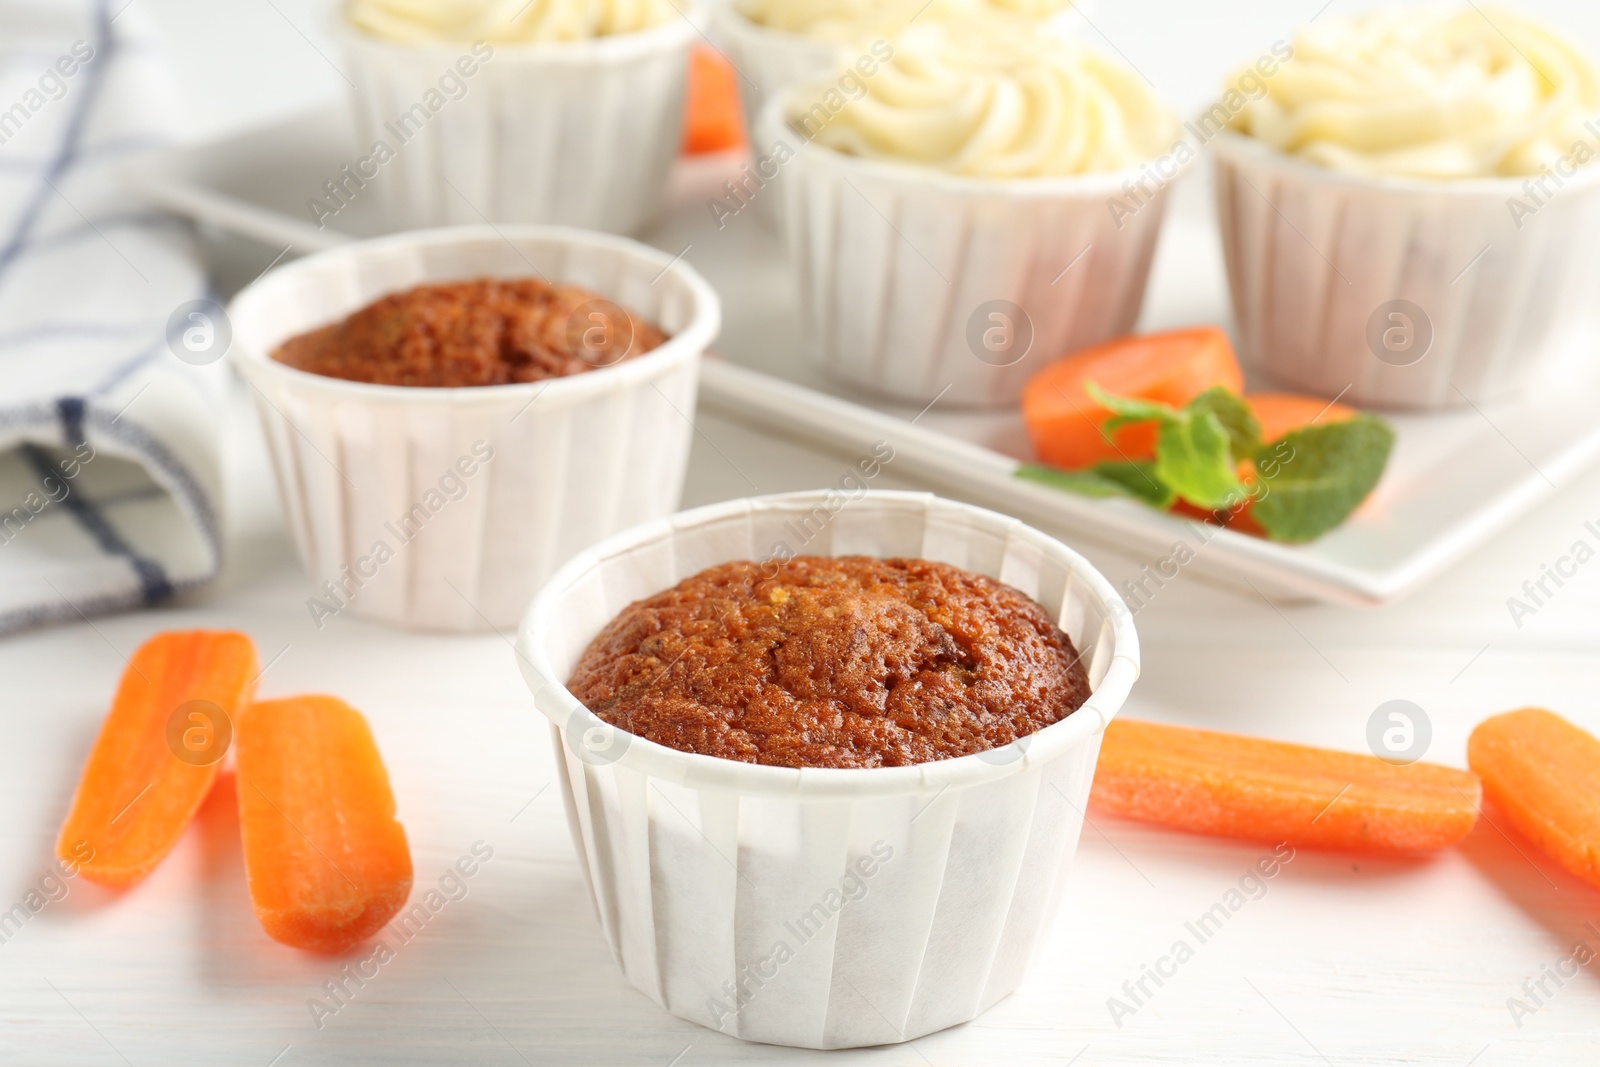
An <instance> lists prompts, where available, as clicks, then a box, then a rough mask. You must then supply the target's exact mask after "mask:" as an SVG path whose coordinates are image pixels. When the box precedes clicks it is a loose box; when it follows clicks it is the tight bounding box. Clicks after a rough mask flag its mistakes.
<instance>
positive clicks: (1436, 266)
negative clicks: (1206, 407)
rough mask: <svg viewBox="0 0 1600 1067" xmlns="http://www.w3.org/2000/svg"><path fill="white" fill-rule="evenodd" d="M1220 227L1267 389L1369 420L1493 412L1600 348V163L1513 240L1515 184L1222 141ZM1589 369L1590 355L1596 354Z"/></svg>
mask: <svg viewBox="0 0 1600 1067" xmlns="http://www.w3.org/2000/svg"><path fill="white" fill-rule="evenodd" d="M1212 146H1213V147H1214V149H1215V159H1216V195H1217V216H1218V222H1219V224H1220V226H1221V230H1222V246H1223V251H1224V254H1225V256H1226V258H1227V264H1228V284H1229V288H1230V289H1231V291H1232V294H1233V309H1234V315H1235V317H1236V319H1237V321H1238V336H1239V342H1240V348H1241V350H1242V352H1243V354H1244V356H1245V357H1246V359H1247V360H1249V361H1251V362H1252V363H1254V364H1255V365H1256V366H1259V367H1260V368H1261V369H1262V370H1264V371H1265V372H1266V373H1267V374H1268V375H1270V376H1271V377H1272V378H1274V379H1276V380H1277V381H1279V382H1282V383H1283V384H1285V385H1288V386H1291V387H1293V388H1296V389H1300V390H1305V391H1309V392H1312V393H1317V394H1319V395H1323V396H1329V397H1332V396H1337V395H1340V394H1343V397H1344V399H1345V400H1346V401H1348V402H1351V403H1356V404H1363V405H1371V406H1376V407H1401V408H1441V407H1450V406H1458V405H1464V404H1466V403H1467V402H1468V398H1470V399H1471V401H1472V402H1473V403H1479V402H1483V401H1491V400H1496V399H1500V398H1503V397H1506V396H1509V395H1511V394H1514V393H1516V392H1518V391H1520V390H1522V389H1523V388H1524V387H1526V386H1528V385H1530V384H1531V383H1534V382H1536V381H1539V380H1540V379H1542V378H1544V377H1546V376H1548V375H1552V374H1557V373H1559V372H1560V370H1561V368H1562V365H1563V364H1564V363H1565V362H1566V361H1567V360H1569V359H1576V358H1581V356H1582V354H1584V353H1586V352H1587V353H1592V351H1593V345H1594V342H1595V341H1596V339H1597V338H1600V300H1596V299H1595V294H1596V292H1597V291H1600V242H1597V241H1596V240H1595V239H1594V236H1595V234H1597V233H1600V166H1590V167H1585V168H1581V169H1579V170H1578V171H1577V173H1576V174H1575V175H1574V176H1572V177H1569V178H1566V179H1564V182H1565V185H1564V187H1563V188H1561V189H1559V190H1555V189H1554V187H1553V185H1548V184H1547V189H1551V190H1553V192H1554V195H1553V196H1549V197H1542V196H1541V197H1539V198H1538V199H1539V200H1540V201H1542V204H1541V205H1538V206H1537V210H1536V211H1535V212H1534V213H1533V214H1531V215H1523V216H1522V217H1521V219H1520V222H1521V226H1520V227H1519V226H1518V221H1519V220H1518V218H1516V217H1515V216H1514V215H1513V213H1512V210H1511V207H1512V202H1513V200H1521V201H1523V202H1524V203H1525V204H1526V205H1527V206H1528V207H1534V206H1536V205H1535V202H1534V200H1533V199H1531V198H1530V197H1529V194H1528V192H1527V191H1526V190H1525V189H1524V187H1523V181H1522V179H1517V178H1491V179H1483V180H1470V181H1450V182H1444V181H1438V182H1424V181H1416V180H1403V179H1394V178H1372V177H1364V176H1361V175H1351V174H1344V173H1341V172H1338V171H1334V170H1331V169H1329V168H1326V167H1321V166H1317V165H1315V164H1311V163H1307V162H1305V161H1303V160H1299V159H1296V158H1293V157H1291V156H1288V155H1285V154H1283V153H1281V152H1279V151H1277V150H1276V149H1273V148H1271V147H1269V146H1267V145H1263V144H1262V143H1260V142H1259V141H1256V140H1253V139H1251V138H1248V137H1244V136H1242V135H1239V134H1234V133H1225V134H1223V135H1220V136H1218V137H1217V138H1216V139H1215V140H1213V141H1212ZM1588 358H1590V359H1592V358H1593V356H1592V354H1591V355H1589V356H1588Z"/></svg>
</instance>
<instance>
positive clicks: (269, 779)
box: [237, 696, 411, 952]
mask: <svg viewBox="0 0 1600 1067" xmlns="http://www.w3.org/2000/svg"><path fill="white" fill-rule="evenodd" d="M237 751H238V786H237V788H238V790H239V836H240V838H241V839H242V840H243V842H244V863H245V872H246V876H247V878H248V880H249V883H250V900H251V902H252V903H253V904H254V905H255V909H256V918H257V919H259V920H260V922H261V925H262V927H263V928H264V929H265V930H266V931H267V934H268V935H269V936H270V937H272V938H273V939H274V940H276V941H281V942H283V943H284V944H286V945H293V946H294V947H295V948H307V949H313V950H315V951H318V952H339V951H342V950H344V949H346V948H349V947H350V946H351V945H354V944H357V943H358V942H360V941H362V940H364V939H365V938H367V937H369V936H371V935H372V934H374V933H376V932H377V931H378V929H379V928H380V927H382V926H383V924H384V923H386V922H388V921H389V920H390V919H391V918H392V917H393V916H394V913H395V912H397V911H399V910H400V906H401V905H402V904H404V903H405V901H406V897H407V896H409V895H410V893H411V852H410V850H409V849H408V848H407V846H406V831H405V828H404V827H403V826H401V825H400V824H399V823H398V822H396V821H395V817H394V794H393V793H391V792H390V791H389V775H388V774H387V773H386V772H385V771H384V769H383V761H382V760H381V759H380V758H379V756H378V747H377V745H375V744H374V743H373V740H372V731H371V730H369V729H368V728H367V720H366V719H364V718H362V717H361V713H360V712H358V711H356V710H355V709H354V708H352V707H350V706H349V705H348V704H346V703H344V702H343V701H342V700H338V699H336V698H334V697H328V696H302V697H293V698H290V699H288V700H269V701H265V702H262V703H259V704H253V705H251V706H250V707H249V708H248V709H246V710H245V712H244V715H243V716H242V717H241V719H240V722H239V739H238V744H237Z"/></svg>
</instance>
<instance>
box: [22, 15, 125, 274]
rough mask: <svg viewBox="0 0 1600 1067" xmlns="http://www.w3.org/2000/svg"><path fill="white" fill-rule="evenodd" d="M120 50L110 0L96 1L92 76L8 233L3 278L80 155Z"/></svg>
mask: <svg viewBox="0 0 1600 1067" xmlns="http://www.w3.org/2000/svg"><path fill="white" fill-rule="evenodd" d="M115 50H116V38H115V37H113V36H112V33H111V17H110V15H109V13H108V12H107V9H106V0H96V3H95V5H94V53H95V59H94V61H93V62H91V63H88V64H86V65H85V66H84V68H83V69H84V72H85V73H86V74H87V75H88V78H87V81H86V84H85V85H84V87H83V92H81V93H79V94H78V96H77V97H76V98H75V99H74V100H73V105H72V114H71V116H70V117H69V118H68V119H67V128H66V132H65V133H64V134H63V135H62V138H61V147H60V148H59V149H57V150H56V155H55V158H54V159H52V160H51V161H50V165H49V167H47V168H46V169H45V172H44V174H42V175H41V176H40V182H39V187H38V188H37V189H35V190H34V193H33V196H32V198H31V199H30V200H29V201H28V204H27V206H26V207H24V208H23V209H22V214H21V215H20V216H19V217H18V219H17V222H16V225H15V226H13V227H12V230H11V233H9V234H8V235H6V240H5V244H4V245H0V278H3V277H4V276H5V274H6V272H7V271H8V270H10V269H11V267H12V266H13V265H14V264H15V263H16V261H17V256H18V255H19V254H20V253H21V252H22V249H23V246H24V245H26V244H27V243H28V238H29V236H30V235H31V234H32V233H33V228H34V227H35V226H37V225H38V224H39V219H40V218H41V217H42V216H43V215H44V205H45V203H46V202H47V201H48V200H49V198H50V197H51V196H52V195H59V194H57V193H56V181H57V180H58V179H59V178H60V177H61V176H62V175H63V174H65V173H66V171H67V168H68V167H70V166H72V164H73V162H74V161H75V160H76V158H77V154H78V146H79V144H80V143H81V142H82V140H83V128H84V126H85V124H86V123H87V121H88V118H89V113H90V112H91V111H93V110H94V104H95V100H96V99H97V98H98V97H99V95H100V87H101V86H102V85H104V84H105V71H106V68H107V67H109V66H110V65H111V61H112V59H113V58H114V55H115Z"/></svg>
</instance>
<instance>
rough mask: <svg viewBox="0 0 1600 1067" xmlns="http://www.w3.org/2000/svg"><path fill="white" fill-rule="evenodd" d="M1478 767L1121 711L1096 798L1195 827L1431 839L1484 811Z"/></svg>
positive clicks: (1318, 840) (1366, 845) (1299, 841)
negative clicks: (1395, 760)
mask: <svg viewBox="0 0 1600 1067" xmlns="http://www.w3.org/2000/svg"><path fill="white" fill-rule="evenodd" d="M1479 797H1480V792H1479V785H1478V779H1477V777H1476V776H1474V775H1473V774H1471V773H1469V772H1467V771H1459V770H1455V769H1454V768H1450V767H1441V766H1439V765H1438V764H1432V763H1413V764H1411V765H1409V766H1404V767H1401V766H1395V765H1392V764H1389V763H1385V762H1384V761H1383V760H1380V759H1377V758H1375V757H1373V756H1358V755H1355V754H1353V753H1349V752H1336V751H1333V750H1332V749H1325V748H1311V747H1309V746H1306V745H1292V744H1287V743H1285V742H1281V741H1267V740H1262V739H1260V738H1254V737H1243V736H1241V735H1238V734H1225V733H1218V732H1216V731H1212V730H1195V729H1190V728H1188V727H1183V726H1167V725H1164V724H1161V723H1153V722H1136V721H1129V720H1126V719H1117V720H1115V721H1113V722H1112V723H1111V725H1110V726H1108V727H1106V732H1105V739H1104V741H1103V742H1102V743H1101V746H1100V763H1099V766H1098V768H1097V769H1096V771H1095V776H1094V788H1093V790H1092V791H1091V793H1090V801H1091V803H1093V804H1094V805H1095V807H1096V808H1098V809H1099V810H1100V811H1103V812H1107V813H1109V814H1112V815H1121V816H1124V817H1126V818H1130V819H1142V820H1144V821H1146V822H1156V823H1161V824H1162V825H1165V826H1171V827H1175V828H1177V829H1180V830H1189V831H1191V832H1194V833H1201V834H1215V835H1218V836H1221V837H1243V838H1252V839H1256V840H1265V841H1274V842H1277V841H1287V842H1288V843H1289V844H1291V845H1305V846H1310V847H1314V848H1315V847H1321V848H1351V849H1430V848H1442V847H1443V846H1445V845H1448V844H1451V843H1453V842H1455V841H1459V840H1460V839H1461V838H1463V837H1465V836H1466V835H1467V833H1468V832H1469V831H1471V829H1472V827H1473V824H1474V823H1476V822H1477V819H1478V802H1479Z"/></svg>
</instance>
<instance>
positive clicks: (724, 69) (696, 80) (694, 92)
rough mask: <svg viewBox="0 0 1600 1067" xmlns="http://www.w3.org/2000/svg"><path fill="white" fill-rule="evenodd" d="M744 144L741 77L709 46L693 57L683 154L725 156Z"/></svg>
mask: <svg viewBox="0 0 1600 1067" xmlns="http://www.w3.org/2000/svg"><path fill="white" fill-rule="evenodd" d="M742 144H744V121H743V119H741V118H740V116H739V81H738V75H737V74H736V73H735V72H734V69H733V67H732V66H731V65H729V63H728V61H727V60H726V59H724V58H722V55H721V54H720V53H718V52H717V51H716V49H714V48H712V47H710V46H709V45H704V44H701V45H697V46H696V47H695V49H694V51H692V52H690V53H689V85H688V88H687V90H686V92H685V101H684V115H683V150H684V152H685V153H687V154H689V155H699V154H700V153H702V152H723V151H726V150H728V149H730V148H738V147H739V146H740V145H742Z"/></svg>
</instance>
